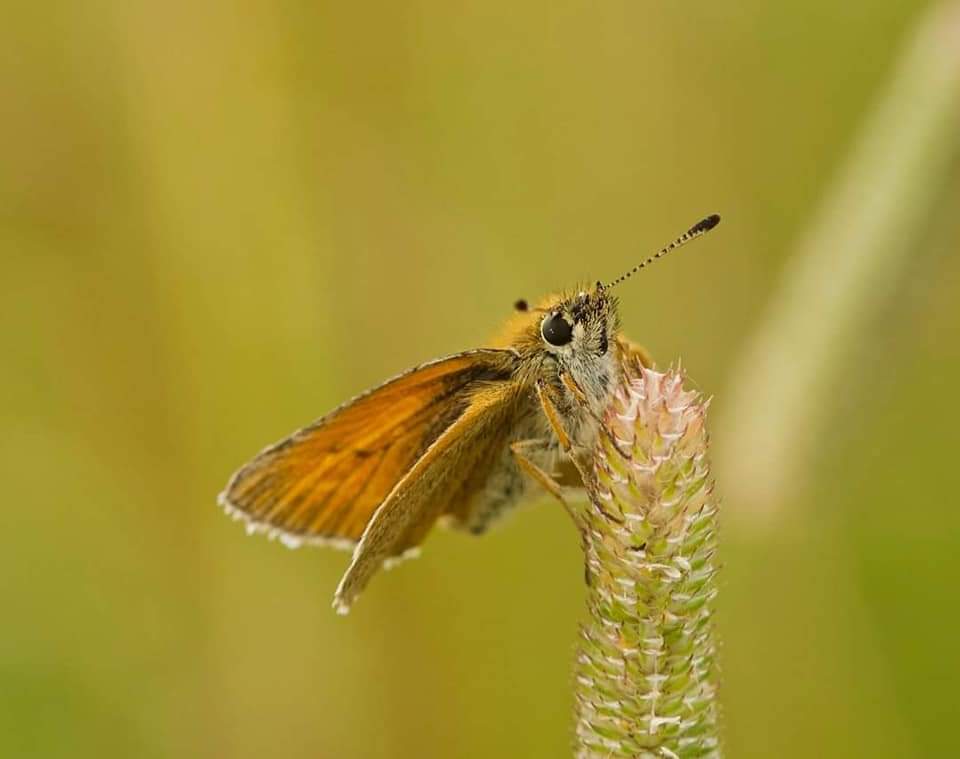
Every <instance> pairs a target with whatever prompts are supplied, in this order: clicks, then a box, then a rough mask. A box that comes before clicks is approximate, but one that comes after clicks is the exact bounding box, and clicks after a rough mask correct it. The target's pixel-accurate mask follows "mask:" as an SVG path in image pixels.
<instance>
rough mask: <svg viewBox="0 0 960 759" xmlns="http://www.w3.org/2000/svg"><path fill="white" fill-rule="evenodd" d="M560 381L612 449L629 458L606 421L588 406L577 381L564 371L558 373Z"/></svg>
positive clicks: (584, 394) (628, 454)
mask: <svg viewBox="0 0 960 759" xmlns="http://www.w3.org/2000/svg"><path fill="white" fill-rule="evenodd" d="M560 381H561V382H563V384H564V386H565V387H566V388H567V390H569V391H570V394H571V395H573V397H574V398H576V399H577V400H578V401H579V402H580V404H581V405H582V406H583V408H584V410H586V412H587V413H588V414H590V416H591V418H592V419H593V421H595V422H596V423H597V428H598V429H599V430H600V431H601V432H602V433H603V434H604V436H605V437H606V438H607V440H608V441H609V443H610V445H612V446H613V447H614V449H616V451H617V453H619V454H620V456H621V457H622V458H625V459H629V458H630V453H629V452H627V451H625V450H623V448H621V447H620V444H619V443H618V442H617V438H616V436H614V434H613V433H612V432H611V431H610V428H609V427H607V424H606V422H604V421H603V419H601V418H600V417H599V416H598V415H597V414H596V412H595V411H594V410H593V409H592V408H591V407H590V404H589V401H588V400H587V396H586V393H584V392H583V388H581V387H580V385H578V384H577V381H576V380H575V379H574V378H573V377H571V376H570V375H569V374H567V373H566V372H564V373H562V374H561V375H560Z"/></svg>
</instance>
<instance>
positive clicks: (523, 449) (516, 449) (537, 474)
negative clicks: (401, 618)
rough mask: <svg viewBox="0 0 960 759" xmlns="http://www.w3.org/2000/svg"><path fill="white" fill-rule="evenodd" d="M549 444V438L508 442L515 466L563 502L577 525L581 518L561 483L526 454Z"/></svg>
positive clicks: (542, 448) (540, 449)
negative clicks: (564, 492)
mask: <svg viewBox="0 0 960 759" xmlns="http://www.w3.org/2000/svg"><path fill="white" fill-rule="evenodd" d="M550 445H551V443H550V441H549V440H543V439H540V440H537V439H533V440H518V441H516V442H514V443H511V444H510V452H511V453H512V454H513V458H514V460H515V461H516V462H517V466H519V467H520V469H521V471H523V472H524V473H525V474H527V475H528V476H529V477H530V478H531V479H533V480H534V481H535V482H537V483H538V484H539V485H540V486H541V487H543V489H544V490H546V491H547V492H548V493H550V495H552V496H553V497H554V498H556V499H557V500H558V501H560V503H561V504H563V508H564V509H565V510H566V512H567V513H568V514H569V515H570V518H571V519H572V520H573V521H574V524H577V525H579V524H581V522H582V521H583V520H582V519H580V518H579V517H578V516H577V514H576V512H575V511H574V510H573V508H572V507H571V505H570V503H569V502H568V501H567V499H566V498H565V497H564V494H563V485H561V484H560V483H559V482H557V480H556V479H555V478H554V476H553V475H552V474H550V473H549V472H547V471H545V470H544V469H542V468H541V467H540V466H538V465H537V464H536V463H535V462H534V461H533V460H532V459H531V458H530V457H529V456H527V451H542V450H544V448H546V447H549V446H550Z"/></svg>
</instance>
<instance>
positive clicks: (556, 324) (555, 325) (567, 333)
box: [540, 314, 573, 346]
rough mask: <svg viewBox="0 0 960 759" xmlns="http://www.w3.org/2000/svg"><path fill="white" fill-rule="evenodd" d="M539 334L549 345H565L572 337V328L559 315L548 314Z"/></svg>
mask: <svg viewBox="0 0 960 759" xmlns="http://www.w3.org/2000/svg"><path fill="white" fill-rule="evenodd" d="M540 334H542V335H543V339H544V340H546V341H547V342H548V343H550V345H558V346H559V345H566V344H567V343H569V342H570V338H571V337H573V327H571V326H570V322H568V321H567V320H566V319H564V318H563V317H562V316H560V314H550V316H548V317H547V318H546V319H544V320H543V324H542V325H541V326H540Z"/></svg>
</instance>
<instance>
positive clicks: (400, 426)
mask: <svg viewBox="0 0 960 759" xmlns="http://www.w3.org/2000/svg"><path fill="white" fill-rule="evenodd" d="M517 360H518V358H517V355H516V354H515V353H514V352H513V351H510V350H493V349H491V350H476V351H468V352H466V353H460V354H457V355H454V356H450V357H448V358H444V359H440V360H438V361H434V362H431V363H428V364H424V365H422V366H419V367H416V368H415V369H412V370H410V371H408V372H406V373H404V374H401V375H400V376H398V377H395V378H393V379H391V380H388V381H387V382H385V383H384V384H382V385H380V386H379V387H377V388H374V389H373V390H371V391H369V392H368V393H366V394H364V395H361V396H359V397H357V398H355V399H353V400H352V401H349V402H347V403H346V404H344V405H343V406H340V407H339V408H338V409H336V410H334V411H333V412H331V413H330V414H328V415H327V416H325V417H323V418H322V419H319V420H318V421H316V422H314V423H313V424H311V425H310V426H308V427H305V428H304V429H302V430H300V431H298V432H295V433H294V434H293V435H291V436H290V437H288V438H286V439H285V440H282V441H280V442H279V443H277V444H275V445H272V446H270V447H269V448H266V449H265V450H264V451H262V452H261V453H260V454H259V455H258V456H256V457H255V458H254V459H253V460H252V461H251V462H250V463H249V464H247V465H246V466H244V467H243V468H242V469H240V470H239V471H238V472H237V473H236V474H234V475H233V477H232V478H231V479H230V482H229V483H228V485H227V487H226V489H225V490H224V491H223V493H221V494H220V503H221V504H222V505H223V506H224V508H225V509H226V510H227V511H228V512H229V513H230V514H232V515H233V516H235V517H237V518H240V519H243V520H244V521H246V523H247V525H248V530H249V531H251V532H266V533H268V534H269V535H270V536H271V537H274V536H276V537H279V538H280V539H281V540H282V541H283V542H284V543H286V544H287V545H291V546H295V545H299V544H301V543H316V544H332V545H337V546H340V547H353V545H354V544H355V543H356V542H357V541H359V540H360V538H361V536H362V535H363V533H364V530H365V529H366V527H367V524H368V523H369V522H370V519H371V517H372V516H373V514H374V512H375V511H376V510H377V507H378V506H379V505H380V504H381V503H382V502H383V501H384V499H386V497H387V496H388V495H389V494H390V492H391V491H392V490H393V489H394V487H395V486H396V485H397V483H398V482H400V480H401V479H402V478H403V477H404V475H406V474H407V473H408V472H409V471H410V470H411V469H412V468H413V467H414V465H415V464H416V463H417V461H418V460H420V459H421V458H422V457H423V456H424V454H425V453H426V452H427V450H428V449H429V448H430V446H431V445H432V444H433V443H434V442H435V441H436V440H437V439H438V438H439V437H440V436H441V435H442V434H443V432H444V431H446V430H447V429H448V428H449V427H450V426H451V425H452V424H454V423H455V422H456V421H457V420H458V419H459V418H460V417H461V416H462V415H463V413H464V412H465V411H466V409H467V407H468V404H469V402H470V398H471V396H472V395H473V393H474V392H476V391H478V390H482V389H483V388H484V387H487V386H489V383H491V382H498V381H503V380H506V379H508V378H509V377H510V376H512V374H513V371H514V369H515V366H516V362H517Z"/></svg>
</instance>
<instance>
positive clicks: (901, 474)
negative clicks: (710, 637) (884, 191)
mask: <svg viewBox="0 0 960 759" xmlns="http://www.w3.org/2000/svg"><path fill="white" fill-rule="evenodd" d="M926 7H927V4H925V3H922V2H913V1H911V0H884V1H883V2H854V3H840V4H838V3H835V2H827V0H813V1H812V2H811V1H810V0H803V1H802V2H801V1H800V0H789V1H788V2H781V3H766V2H759V1H758V0H747V2H741V3H717V2H700V1H699V0H697V1H695V2H686V3H643V2H636V1H635V0H634V1H632V2H623V1H622V0H612V1H609V2H600V3H597V2H583V1H581V0H576V1H574V2H565V3H509V2H498V1H497V0H493V1H492V2H491V1H488V2H462V3H461V2H440V1H437V0H413V1H412V2H404V3H364V2H361V3H335V2H304V1H303V0H275V1H273V2H264V1H263V0H259V1H258V0H241V1H239V2H222V1H219V0H214V2H211V3H187V2H180V1H179V0H174V2H170V3H148V2H138V1H134V2H119V1H117V0H114V1H113V2H110V1H108V0H88V2H84V3H79V2H65V3H53V4H50V5H45V4H39V3H33V4H28V3H20V4H16V5H15V6H9V7H6V8H5V9H4V10H2V11H0V29H2V31H0V42H2V44H0V256H2V269H0V271H2V282H0V334H2V336H3V363H2V373H0V413H2V436H0V448H2V456H0V461H2V464H0V466H2V485H3V486H2V490H0V492H2V495H3V505H2V509H0V534H2V537H0V755H2V756H5V757H7V756H8V757H60V756H62V757H104V756H117V757H193V756H198V757H221V756H223V757H264V756H280V757H321V758H326V757H331V758H340V757H345V758H347V759H352V758H353V757H356V758H357V759H366V758H369V759H374V758H376V759H386V758H388V757H389V758H391V759H400V758H401V757H402V758H406V757H418V758H424V759H426V758H429V757H464V758H466V759H469V758H472V757H476V758H477V759H479V758H481V757H483V758H488V757H562V756H568V755H569V754H570V738H571V692H570V680H571V676H570V672H571V663H572V657H573V651H574V644H575V634H576V625H577V620H578V618H579V615H580V614H581V611H582V602H583V587H582V567H581V566H580V561H581V560H580V556H579V551H578V545H577V540H576V536H575V535H574V533H573V530H572V528H571V526H570V524H569V523H568V521H567V520H566V518H565V517H564V515H563V514H562V513H561V512H560V511H558V509H557V507H556V506H555V505H554V504H553V503H551V502H547V501H545V502H542V503H539V504H537V505H536V506H535V507H532V508H528V509H525V510H522V511H521V512H519V513H517V514H515V515H513V517H512V518H510V519H508V520H507V522H506V524H504V525H503V526H502V528H500V529H498V530H496V531H494V532H493V533H492V534H490V535H489V536H486V537H484V538H483V539H473V538H470V537H468V536H464V535H460V534H453V533H446V532H442V531H440V532H437V533H435V534H434V535H432V536H431V538H430V540H429V541H428V543H427V545H426V547H425V550H424V552H423V556H422V558H420V559H419V560H418V561H416V562H412V563H409V564H407V565H405V566H403V567H402V568H399V569H397V570H395V571H393V572H390V573H387V574H385V575H383V576H381V577H378V578H377V580H376V581H375V582H374V584H373V585H372V587H371V588H370V590H369V592H367V593H366V594H365V595H364V596H363V597H362V599H361V600H360V602H359V603H358V605H357V607H356V608H355V610H354V612H353V613H352V614H351V615H350V616H349V617H347V618H345V619H344V618H340V617H337V616H335V615H334V614H333V613H332V611H331V609H330V600H331V596H332V591H333V589H334V587H335V585H336V582H337V580H338V577H339V575H340V573H341V571H342V570H343V569H344V567H345V565H346V561H347V556H346V555H344V554H342V553H337V552H325V551H320V550H306V549H301V550H300V551H296V552H292V551H288V550H286V549H284V548H283V547H281V546H280V545H279V544H275V543H269V542H267V541H266V540H264V539H262V538H252V537H250V538H248V537H246V536H245V535H244V533H243V530H242V529H240V527H239V526H238V525H236V524H234V523H232V522H230V521H229V520H228V519H226V518H225V517H224V516H223V515H222V514H221V513H220V511H219V509H218V508H217V507H216V504H215V497H216V494H217V492H218V491H219V490H220V488H221V487H222V485H223V484H224V482H225V480H226V478H227V476H228V475H229V474H230V472H231V471H232V470H233V469H234V468H235V467H236V466H238V465H239V464H241V463H242V462H243V461H244V460H245V459H246V458H248V457H249V456H250V455H252V454H253V453H254V452H256V451H257V450H258V449H259V448H260V447H261V446H263V445H265V444H267V443H269V442H272V441H273V440H275V439H277V438H279V437H281V436H282V435H284V434H286V433H287V432H289V431H291V430H292V429H294V428H295V427H297V426H300V425H301V424H303V423H305V422H307V421H309V420H311V419H312V418H315V417H317V416H319V415H321V414H323V413H324V412H326V411H327V410H329V409H330V408H331V407H332V406H334V405H335V404H337V403H338V402H340V401H342V400H343V399H344V398H346V397H349V396H351V395H353V394H355V393H357V392H358V391H360V390H362V389H365V388H367V387H369V386H370V385H372V384H374V383H376V382H378V381H379V380H381V379H383V378H385V377H386V376H389V375H391V374H393V373H395V372H397V371H398V370H401V369H403V368H405V367H407V366H409V365H413V364H415V363H418V362H421V361H423V360H426V359H430V358H433V357H436V356H439V355H441V354H444V353H448V352H454V351H457V350H461V349H464V348H469V347H475V346H478V345H480V344H482V343H483V341H484V340H485V338H486V337H487V336H488V335H489V334H490V333H492V332H493V331H494V330H495V329H496V327H497V326H498V324H499V322H500V321H501V320H502V319H503V318H505V317H506V316H507V315H508V314H509V310H510V306H511V303H512V302H513V301H514V300H515V299H516V298H518V297H521V296H525V297H536V296H538V295H540V294H542V293H544V292H548V291H551V290H553V289H555V288H557V287H563V286H565V285H570V284H572V283H575V282H577V281H582V280H593V279H596V278H607V277H611V276H615V275H616V274H618V273H619V272H620V271H621V270H623V269H625V268H626V267H628V266H629V265H631V264H633V263H635V262H636V261H637V260H638V258H639V257H640V256H643V255H646V254H647V253H648V252H650V251H651V250H652V249H654V248H655V247H657V246H658V245H660V244H662V243H664V242H666V241H667V240H668V239H670V238H672V237H673V236H674V235H675V234H677V233H678V232H679V231H681V230H682V229H684V228H685V227H686V226H688V225H689V224H690V223H691V222H693V221H694V220H696V218H698V217H699V216H700V215H703V214H705V213H709V212H713V211H718V212H720V213H722V214H723V215H724V223H723V224H722V225H721V227H720V228H719V229H718V231H717V232H715V233H713V234H712V235H711V236H710V237H709V238H708V239H707V240H705V241H702V242H700V243H697V245H696V246H694V247H691V248H689V249H686V250H684V251H683V252H682V253H681V254H678V255H676V256H674V257H673V258H671V259H668V260H666V261H664V262H662V263H661V264H659V265H658V266H657V267H655V268H654V269H651V270H649V271H647V272H645V273H644V274H643V276H641V277H639V278H636V279H634V280H632V281H631V282H630V283H629V285H627V286H625V287H624V288H623V291H622V293H621V296H622V299H623V319H624V327H625V330H626V332H627V333H628V334H629V335H630V336H631V337H632V338H634V339H636V340H638V341H641V342H643V343H644V344H646V345H647V346H648V347H649V348H650V349H651V350H652V351H653V353H654V355H655V356H656V357H657V358H658V359H659V360H660V361H661V362H662V363H669V362H671V361H674V360H676V359H677V358H682V360H683V363H684V365H685V366H686V367H687V369H688V371H689V373H690V375H691V376H692V377H693V378H694V379H695V380H696V382H697V384H698V386H699V387H701V388H702V389H703V390H704V391H705V392H706V393H708V394H711V395H713V396H714V401H713V408H714V410H716V412H717V414H718V416H722V414H723V413H724V410H725V402H726V399H727V398H729V397H731V395H732V388H731V387H730V384H731V382H732V377H733V376H735V375H734V373H733V368H734V366H735V365H736V363H737V360H738V356H740V355H741V352H742V350H743V349H744V347H745V346H746V345H747V343H748V341H749V339H750V335H751V334H752V333H753V331H754V329H755V328H756V325H757V324H758V323H759V322H760V321H761V320H762V319H763V317H764V314H765V312H766V307H767V305H768V301H769V299H770V298H771V297H772V295H773V294H774V293H775V292H777V287H778V284H779V282H780V279H781V275H782V273H783V271H784V269H785V262H786V260H787V259H788V257H789V256H790V255H791V253H792V251H794V250H795V243H796V241H797V240H798V238H800V237H801V236H802V234H803V232H804V230H805V229H806V228H807V225H808V224H809V223H810V221H811V217H812V216H813V215H814V213H815V209H816V208H817V207H818V203H820V202H821V200H822V197H823V195H824V193H825V191H826V190H827V188H828V187H829V186H830V183H831V182H832V181H833V178H834V177H835V175H836V174H837V172H838V171H839V169H840V167H841V166H842V164H843V161H844V158H845V156H846V155H847V154H848V153H849V151H850V150H851V147H852V145H853V144H854V142H855V141H856V139H857V136H858V134H859V130H860V128H861V125H862V122H863V120H864V119H865V118H866V117H867V116H868V114H869V113H870V107H871V104H872V103H873V102H874V101H875V100H876V99H877V98H878V97H880V96H881V93H882V92H883V91H884V88H885V86H886V82H887V80H888V78H889V76H890V75H891V73H892V71H893V70H894V68H895V66H896V63H895V62H896V60H897V58H898V56H899V54H900V51H901V50H902V49H903V47H904V45H905V44H906V40H907V38H908V36H909V33H910V31H909V30H910V29H911V27H912V25H913V23H914V21H915V20H916V19H917V18H918V17H919V16H920V15H922V13H923V12H924V11H925V9H926ZM958 39H960V36H958ZM955 169H956V167H954V168H952V169H950V171H949V172H948V173H949V174H950V176H951V177H952V179H951V181H950V182H948V183H947V186H946V187H945V188H944V190H943V193H942V200H940V201H939V205H938V207H937V208H935V209H932V210H931V215H930V219H931V222H932V223H931V224H930V227H931V229H932V231H931V232H930V234H926V235H924V236H922V237H920V238H918V239H917V240H916V251H915V253H914V254H913V255H912V257H911V259H910V261H909V262H908V264H907V265H906V266H905V268H904V269H903V271H902V273H901V274H900V275H898V279H897V282H896V287H895V292H893V293H892V294H891V297H889V298H887V299H885V300H884V304H885V305H884V307H883V308H882V309H879V310H876V311H874V312H873V313H872V314H871V316H870V323H869V328H868V329H867V330H866V331H863V332H862V333H860V335H859V337H858V339H857V340H856V341H855V342H853V343H852V344H850V345H849V346H848V348H847V351H846V353H847V354H848V357H849V359H850V361H849V365H848V366H847V367H846V368H845V369H844V372H843V374H842V376H841V377H840V379H839V381H838V382H837V383H836V385H835V387H834V388H833V392H834V393H835V394H836V395H837V396H839V399H837V398H835V399H834V400H835V401H837V402H836V403H835V404H833V405H832V406H831V411H830V419H829V426H828V430H829V434H825V435H824V439H823V440H822V441H821V443H822V444H820V445H818V448H817V450H818V456H817V457H816V461H815V462H814V464H813V466H812V468H811V469H810V470H809V472H808V473H807V476H806V478H805V488H804V495H803V498H802V499H801V500H800V502H799V503H798V504H795V505H794V507H793V509H794V510H793V511H792V512H791V516H790V518H789V519H787V520H785V521H784V523H783V524H781V525H780V526H779V527H778V528H777V529H774V530H768V531H766V532H754V531H751V530H750V529H749V528H747V527H745V526H744V522H743V521H741V520H737V519H730V520H729V521H728V524H727V527H726V528H725V530H724V532H723V536H722V537H723V541H722V553H723V563H724V567H725V568H724V572H723V579H722V583H721V595H720V597H719V599H718V605H719V608H720V620H719V622H720V632H721V635H722V649H721V651H722V669H723V682H722V694H723V706H724V724H725V740H726V745H727V754H728V755H729V756H731V757H781V758H783V759H789V758H790V757H810V756H817V757H859V756H864V757H907V756H916V757H921V756H923V757H931V756H938V757H939V756H944V757H945V756H951V755H955V752H956V751H957V739H956V737H955V732H956V717H957V716H958V709H957V705H956V690H957V684H958V682H960V657H958V656H957V653H956V637H957V635H956V628H957V624H958V621H960V611H958V610H957V608H958V607H957V599H958V590H957V587H958V581H960V558H958V556H960V508H957V507H958V506H960V499H958V495H957V494H958V492H960V489H958V485H960V479H958V467H957V466H956V463H955V458H956V456H957V455H958V450H960V447H958V445H957V444H958V442H960V410H958V408H957V401H956V394H957V390H956V388H957V387H958V386H960V308H958V306H957V303H958V301H960V281H958V280H960V276H958V275H960V261H958V257H957V255H956V252H957V248H958V241H960V219H958V213H957V209H958V202H960V172H957V171H956V170H955ZM867 189H869V188H867ZM865 191H866V190H865ZM825 281H826V282H829V281H830V279H829V277H826V278H825ZM817 318H818V314H817V313H816V312H815V311H814V312H811V314H810V319H811V320H812V321H815V320H816V319H817ZM798 360H802V357H798ZM724 443H725V435H724V430H723V428H720V427H718V428H716V429H715V432H714V436H713V444H714V447H715V449H722V448H723V446H724ZM718 476H719V477H720V482H719V485H718V487H719V490H720V491H721V492H723V490H724V484H723V480H722V473H718ZM724 505H725V508H726V509H728V510H729V511H730V512H733V511H734V510H735V509H736V508H737V504H736V503H733V502H730V501H729V500H728V501H727V502H725V504H724Z"/></svg>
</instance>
